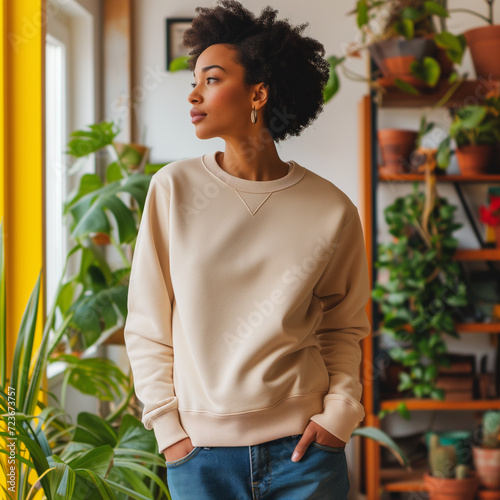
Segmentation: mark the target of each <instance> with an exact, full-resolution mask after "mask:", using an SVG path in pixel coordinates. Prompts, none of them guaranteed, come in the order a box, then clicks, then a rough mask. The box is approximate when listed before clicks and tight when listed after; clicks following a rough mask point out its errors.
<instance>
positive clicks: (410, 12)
mask: <svg viewBox="0 0 500 500" xmlns="http://www.w3.org/2000/svg"><path fill="white" fill-rule="evenodd" d="M421 15H422V11H421V10H420V9H416V8H415V7H405V8H404V9H403V10H402V11H401V17H402V18H403V19H409V20H410V21H416V20H417V19H418V18H419V17H420V16H421Z"/></svg>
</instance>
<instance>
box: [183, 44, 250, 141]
mask: <svg viewBox="0 0 500 500" xmlns="http://www.w3.org/2000/svg"><path fill="white" fill-rule="evenodd" d="M235 58H236V50H235V49H234V48H233V47H231V46H230V45H223V44H216V45H211V46H210V47H208V48H207V49H205V50H204V51H203V52H202V53H201V54H200V56H199V57H198V60H197V61H196V67H195V70H194V83H193V91H192V92H191V93H190V94H189V96H188V100H189V102H190V103H191V104H192V106H193V107H192V109H191V117H192V118H191V121H192V123H193V124H194V126H195V129H196V135H197V137H198V138H200V139H210V138H212V137H222V138H223V139H225V138H228V137H240V138H241V139H244V138H245V137H248V136H249V135H250V133H251V132H252V127H255V125H254V124H253V123H252V122H251V120H250V112H251V110H252V99H253V96H254V95H255V89H256V88H258V85H248V84H246V83H245V79H244V68H243V66H241V65H240V64H238V63H237V62H236V61H235Z"/></svg>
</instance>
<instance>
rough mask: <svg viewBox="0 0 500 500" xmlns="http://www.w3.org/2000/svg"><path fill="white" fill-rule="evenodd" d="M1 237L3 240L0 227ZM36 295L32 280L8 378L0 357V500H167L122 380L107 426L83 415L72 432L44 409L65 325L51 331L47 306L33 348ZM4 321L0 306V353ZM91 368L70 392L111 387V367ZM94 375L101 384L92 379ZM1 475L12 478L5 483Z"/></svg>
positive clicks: (59, 410)
mask: <svg viewBox="0 0 500 500" xmlns="http://www.w3.org/2000/svg"><path fill="white" fill-rule="evenodd" d="M0 234H1V235H2V236H3V231H2V225H1V224H0ZM2 241H3V238H2ZM3 256H4V249H3V245H0V295H1V296H2V297H4V298H5V286H6V282H5V261H4V258H3ZM60 286H61V283H59V287H60ZM40 288H41V280H40V277H39V278H38V280H37V282H36V284H35V287H34V288H33V291H32V293H31V296H30V297H29V300H28V303H27V305H26V308H25V311H24V314H23V317H22V320H21V324H20V327H19V331H18V334H17V337H16V344H15V349H14V356H13V359H12V370H11V373H10V374H7V373H6V366H7V350H6V349H0V366H1V367H2V368H1V370H0V410H1V411H0V413H1V414H0V425H1V426H2V432H1V437H0V440H2V441H3V443H2V445H3V446H2V450H3V452H4V453H5V452H6V451H7V453H6V454H7V460H6V461H5V462H4V463H5V465H7V462H8V469H7V468H4V472H5V478H6V481H9V482H11V483H9V484H7V485H6V486H7V487H9V486H11V488H9V489H8V490H7V489H5V487H4V493H5V495H6V496H5V497H4V498H9V499H11V500H14V499H16V500H27V499H33V498H46V499H48V500H52V499H63V498H67V499H72V500H84V499H88V498H95V499H96V500H99V499H103V500H104V499H106V500H117V499H121V498H133V499H137V500H139V499H144V498H148V499H151V500H153V499H155V500H156V499H157V500H160V499H161V498H170V495H169V492H168V488H167V486H166V483H165V462H164V458H163V457H162V456H161V455H159V454H158V453H157V445H156V440H155V437H154V433H153V431H148V430H146V429H145V428H144V426H143V424H142V422H141V421H140V420H139V419H138V418H136V417H135V416H134V415H133V414H132V413H131V412H130V411H129V409H130V404H129V403H130V399H131V396H132V395H133V386H132V384H131V383H130V381H129V377H126V376H125V375H124V374H121V376H120V377H118V378H121V379H122V380H123V379H127V381H128V382H129V383H128V384H126V387H124V388H123V389H124V391H123V400H122V401H120V402H119V403H118V405H117V407H116V410H115V411H114V412H113V413H110V414H109V415H108V416H107V417H106V418H103V417H99V416H97V415H93V414H91V413H87V412H82V413H79V414H78V416H77V422H76V425H75V424H73V423H72V422H71V419H70V417H69V415H68V414H67V413H66V411H65V409H64V407H59V406H49V405H47V404H45V403H44V399H45V394H44V392H45V391H44V389H43V379H44V374H45V369H46V366H47V363H48V361H49V360H50V358H51V356H52V354H53V353H54V351H55V349H56V347H57V345H58V342H59V340H60V339H61V337H62V335H63V334H64V328H65V326H66V324H67V323H68V321H69V318H68V319H66V321H65V322H64V323H63V324H62V325H59V326H56V306H55V304H54V305H53V306H52V308H51V310H50V312H49V314H48V316H47V318H45V321H44V328H43V332H42V336H41V340H40V346H39V348H38V349H36V345H35V339H36V337H37V335H36V330H37V328H36V325H37V312H38V310H39V297H40ZM6 314H7V311H6V304H5V300H3V301H0V316H1V317H2V318H3V321H2V322H0V345H2V346H5V341H6V329H5V319H6ZM89 361H90V360H89ZM107 363H108V365H109V364H111V362H109V361H107ZM94 364H95V365H98V366H97V371H96V370H94V369H92V366H91V363H86V366H85V370H84V373H80V375H81V377H80V381H79V382H78V383H77V384H76V387H78V388H84V387H87V388H90V389H91V392H92V394H93V395H96V396H97V395H98V393H99V386H102V385H103V384H105V383H106V382H107V384H108V385H109V386H110V387H113V386H114V385H115V383H116V380H117V379H116V377H115V376H114V375H112V374H111V372H114V373H116V372H118V371H119V368H118V367H117V366H116V365H114V367H113V370H111V371H110V370H107V369H106V368H105V366H104V365H105V363H104V362H103V360H98V359H96V360H94ZM82 368H83V367H82ZM96 373H99V374H100V375H101V376H102V377H103V379H100V378H99V377H94V375H95V374H96ZM87 377H88V380H87V379H86V378H87ZM94 382H96V384H94ZM84 392H85V391H84ZM104 392H106V390H105V391H104ZM87 393H89V392H88V391H87ZM7 470H9V471H10V472H13V473H12V474H9V475H7ZM4 484H5V483H4ZM124 495H125V496H124Z"/></svg>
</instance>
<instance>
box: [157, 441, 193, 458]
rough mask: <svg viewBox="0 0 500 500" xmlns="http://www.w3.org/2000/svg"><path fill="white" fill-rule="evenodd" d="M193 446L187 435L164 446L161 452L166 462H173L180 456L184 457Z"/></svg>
mask: <svg viewBox="0 0 500 500" xmlns="http://www.w3.org/2000/svg"><path fill="white" fill-rule="evenodd" d="M193 448H194V446H193V445H192V443H191V438H189V437H187V438H184V439H182V440H181V441H177V443H174V444H173V445H171V446H169V447H168V448H166V449H165V450H164V452H163V454H164V455H165V460H166V461H167V462H174V461H175V460H180V459H181V458H182V457H185V456H186V455H187V454H188V453H189V452H190V451H191V450H192V449H193Z"/></svg>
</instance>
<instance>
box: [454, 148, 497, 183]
mask: <svg viewBox="0 0 500 500" xmlns="http://www.w3.org/2000/svg"><path fill="white" fill-rule="evenodd" d="M493 152H494V145H492V144H467V145H465V146H459V147H457V149H456V150H455V153H456V155H457V161H458V167H459V168H460V172H462V175H478V174H486V173H488V172H489V169H490V165H491V159H492V157H493Z"/></svg>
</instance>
